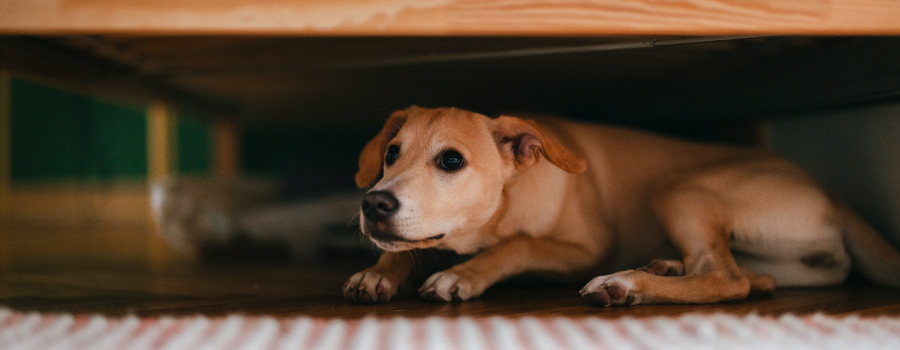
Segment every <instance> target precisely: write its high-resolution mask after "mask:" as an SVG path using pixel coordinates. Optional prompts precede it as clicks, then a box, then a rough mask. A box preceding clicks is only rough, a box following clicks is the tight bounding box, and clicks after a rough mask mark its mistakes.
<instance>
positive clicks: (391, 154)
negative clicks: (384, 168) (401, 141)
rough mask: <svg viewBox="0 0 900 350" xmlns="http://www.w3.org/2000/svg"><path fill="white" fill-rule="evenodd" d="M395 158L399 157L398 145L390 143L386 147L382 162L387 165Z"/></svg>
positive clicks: (395, 159) (392, 162) (394, 160)
mask: <svg viewBox="0 0 900 350" xmlns="http://www.w3.org/2000/svg"><path fill="white" fill-rule="evenodd" d="M397 158H400V147H399V146H397V145H391V146H390V147H388V150H387V154H386V155H385V156H384V163H385V164H387V165H392V164H394V162H396V161H397Z"/></svg>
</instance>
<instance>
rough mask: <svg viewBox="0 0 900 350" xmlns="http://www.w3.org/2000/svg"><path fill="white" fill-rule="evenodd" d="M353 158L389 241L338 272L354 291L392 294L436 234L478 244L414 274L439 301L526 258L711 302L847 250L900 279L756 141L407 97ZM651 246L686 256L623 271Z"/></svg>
mask: <svg viewBox="0 0 900 350" xmlns="http://www.w3.org/2000/svg"><path fill="white" fill-rule="evenodd" d="M541 158H544V160H546V161H541ZM359 163H360V170H359V173H357V175H356V182H357V184H358V185H359V186H360V187H366V186H371V185H373V184H374V186H373V187H372V189H371V191H369V192H368V194H367V195H366V196H365V197H364V199H363V201H362V207H361V212H362V215H361V216H360V221H361V226H362V229H363V232H364V233H365V234H366V235H368V236H369V237H370V238H371V239H372V241H374V242H375V244H377V245H378V246H379V247H381V248H382V249H384V250H385V252H384V253H383V255H382V256H381V258H380V260H379V261H378V263H377V264H376V265H375V266H373V267H371V268H369V269H366V270H364V271H362V272H359V273H357V274H355V275H353V276H352V277H351V278H350V280H348V281H347V283H346V284H345V286H344V296H345V297H346V299H347V300H349V301H351V302H359V303H371V302H387V301H388V300H390V299H391V297H392V296H393V295H395V294H396V292H397V288H398V285H399V283H400V282H401V281H403V280H404V279H406V278H407V276H409V275H410V273H411V272H412V271H413V269H414V261H413V255H412V254H410V253H409V252H406V251H407V250H411V249H417V248H430V247H434V248H438V249H448V250H453V251H456V252H458V253H463V254H471V253H478V254H477V255H475V256H474V257H473V258H471V259H470V260H468V261H466V262H464V263H462V264H459V265H456V266H454V267H452V268H450V269H448V270H446V271H442V272H438V273H435V274H434V275H432V276H431V277H430V278H428V280H427V281H426V282H425V283H424V285H422V287H421V288H420V289H419V293H420V294H421V295H422V297H424V298H425V299H430V300H438V301H451V300H467V299H470V298H474V297H477V296H479V295H481V293H482V292H484V291H485V289H487V288H488V287H490V286H491V285H492V284H494V283H496V282H498V281H501V280H503V279H506V278H508V277H511V276H514V275H518V274H521V273H525V272H535V273H542V274H546V275H550V276H558V277H575V278H584V279H583V280H584V281H586V280H587V279H588V278H589V277H591V276H596V274H598V273H612V274H611V275H607V276H601V277H596V278H594V279H593V280H591V281H590V283H588V284H587V285H586V286H585V287H584V288H583V289H582V291H581V294H582V295H583V296H586V297H588V298H589V299H590V300H591V302H592V303H594V304H596V305H601V306H609V305H631V304H653V303H714V302H720V301H726V300H736V299H743V298H746V297H747V295H748V294H750V293H754V292H768V291H771V290H773V289H774V288H775V285H776V284H777V285H779V286H823V285H831V284H837V283H840V282H842V281H843V280H844V278H845V277H846V276H847V273H848V271H849V269H850V257H851V256H852V257H853V258H854V259H855V262H856V264H857V268H858V269H859V270H860V271H861V272H863V273H864V274H865V275H866V276H868V277H870V278H871V279H873V280H875V281H877V282H880V283H883V284H888V285H892V286H900V254H898V253H897V252H896V251H895V250H893V249H892V248H890V245H889V244H888V243H887V242H886V241H885V240H884V239H883V238H881V237H880V236H878V234H877V233H876V232H874V230H873V229H872V228H870V227H869V226H868V225H867V224H866V223H865V222H863V221H862V220H861V219H860V218H858V217H857V216H856V215H855V214H854V213H852V212H851V211H850V210H848V209H847V208H846V207H844V206H843V205H841V204H839V203H838V202H837V201H836V200H834V199H833V198H831V197H829V196H828V195H827V194H826V193H825V192H824V191H823V190H822V188H820V187H819V186H818V185H817V184H816V183H815V181H813V179H811V178H810V177H809V176H808V175H807V174H805V173H804V172H803V171H802V170H801V169H800V168H798V167H797V166H795V165H793V164H791V163H789V162H788V161H785V160H783V159H781V158H779V157H777V156H774V155H771V154H768V153H765V152H762V151H757V150H751V149H740V148H732V147H724V146H713V145H706V144H699V143H690V142H684V141H679V140H674V139H669V138H664V137H659V136H654V135H649V134H645V133H640V132H635V131H629V130H624V129H619V128H612V127H604V126H597V125H585V124H578V123H573V122H566V121H561V120H553V119H546V120H543V119H542V120H540V121H539V122H533V121H529V120H523V119H519V118H515V117H508V116H503V117H499V118H496V119H490V118H488V117H486V116H483V115H481V114H477V113H472V112H468V111H464V110H459V109H454V108H440V109H424V108H417V107H412V108H409V109H407V110H403V111H398V112H395V113H394V114H393V115H391V117H390V119H388V121H387V124H386V125H385V126H384V129H383V130H382V131H381V133H379V134H378V136H376V137H375V138H374V139H372V140H371V141H370V142H369V143H368V144H367V145H366V147H365V148H364V149H363V151H362V155H361V156H360V160H359ZM382 174H383V176H381V175H382ZM379 176H381V178H380V180H379ZM376 181H377V183H376ZM673 248H674V249H673ZM679 252H680V257H679V256H678V255H677V253H679ZM848 253H849V255H848ZM660 258H665V259H678V258H680V259H681V260H654V261H652V262H651V263H650V265H648V266H646V267H644V268H641V269H638V270H626V269H628V268H631V267H634V266H641V265H643V264H646V263H647V262H648V261H651V260H652V259H660ZM623 270H624V271H623ZM616 271H621V272H617V273H613V272H616Z"/></svg>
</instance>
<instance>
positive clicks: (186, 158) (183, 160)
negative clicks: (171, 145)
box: [177, 115, 212, 174]
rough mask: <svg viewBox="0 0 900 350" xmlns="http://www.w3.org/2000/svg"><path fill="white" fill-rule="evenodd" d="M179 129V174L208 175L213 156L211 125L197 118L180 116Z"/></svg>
mask: <svg viewBox="0 0 900 350" xmlns="http://www.w3.org/2000/svg"><path fill="white" fill-rule="evenodd" d="M177 128H178V130H177V139H178V168H177V169H178V173H180V174H208V173H209V172H210V168H211V164H210V163H211V161H210V159H211V156H212V140H211V138H210V128H209V125H208V124H207V123H204V122H201V121H199V120H198V118H197V117H196V116H192V115H180V116H179V118H178V127H177Z"/></svg>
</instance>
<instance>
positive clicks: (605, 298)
mask: <svg viewBox="0 0 900 350" xmlns="http://www.w3.org/2000/svg"><path fill="white" fill-rule="evenodd" d="M584 297H585V298H587V300H588V302H590V303H591V305H594V306H599V307H606V306H610V305H612V298H610V296H609V293H607V292H606V291H599V292H591V293H587V294H585V295H584Z"/></svg>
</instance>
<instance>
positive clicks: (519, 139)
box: [490, 116, 587, 174]
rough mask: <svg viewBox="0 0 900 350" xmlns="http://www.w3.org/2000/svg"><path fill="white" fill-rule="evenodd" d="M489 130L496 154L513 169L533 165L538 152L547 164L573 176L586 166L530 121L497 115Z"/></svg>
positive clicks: (535, 162) (536, 159) (582, 160)
mask: <svg viewBox="0 0 900 350" xmlns="http://www.w3.org/2000/svg"><path fill="white" fill-rule="evenodd" d="M490 128H491V133H492V134H493V135H494V141H495V142H496V143H497V147H499V148H500V153H501V154H503V155H504V156H506V157H510V158H512V159H513V160H514V162H515V165H516V169H523V168H526V167H529V166H532V165H534V164H537V162H538V160H539V158H538V153H542V154H543V155H544V157H545V158H547V160H549V161H550V163H553V164H554V165H556V166H558V167H559V168H560V169H562V170H565V171H567V172H570V173H573V174H578V173H580V172H582V171H584V169H585V168H586V167H587V165H586V163H585V161H584V159H581V158H580V157H578V156H576V155H575V154H574V153H572V152H571V151H569V150H568V149H566V148H565V147H564V146H563V145H562V144H560V143H559V142H558V141H556V140H555V139H553V138H552V137H549V136H547V135H545V134H544V133H543V132H542V131H541V129H540V128H539V127H538V126H537V124H535V123H534V122H533V121H531V120H523V119H519V118H516V117H507V116H501V117H499V118H497V119H493V120H491V121H490Z"/></svg>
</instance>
